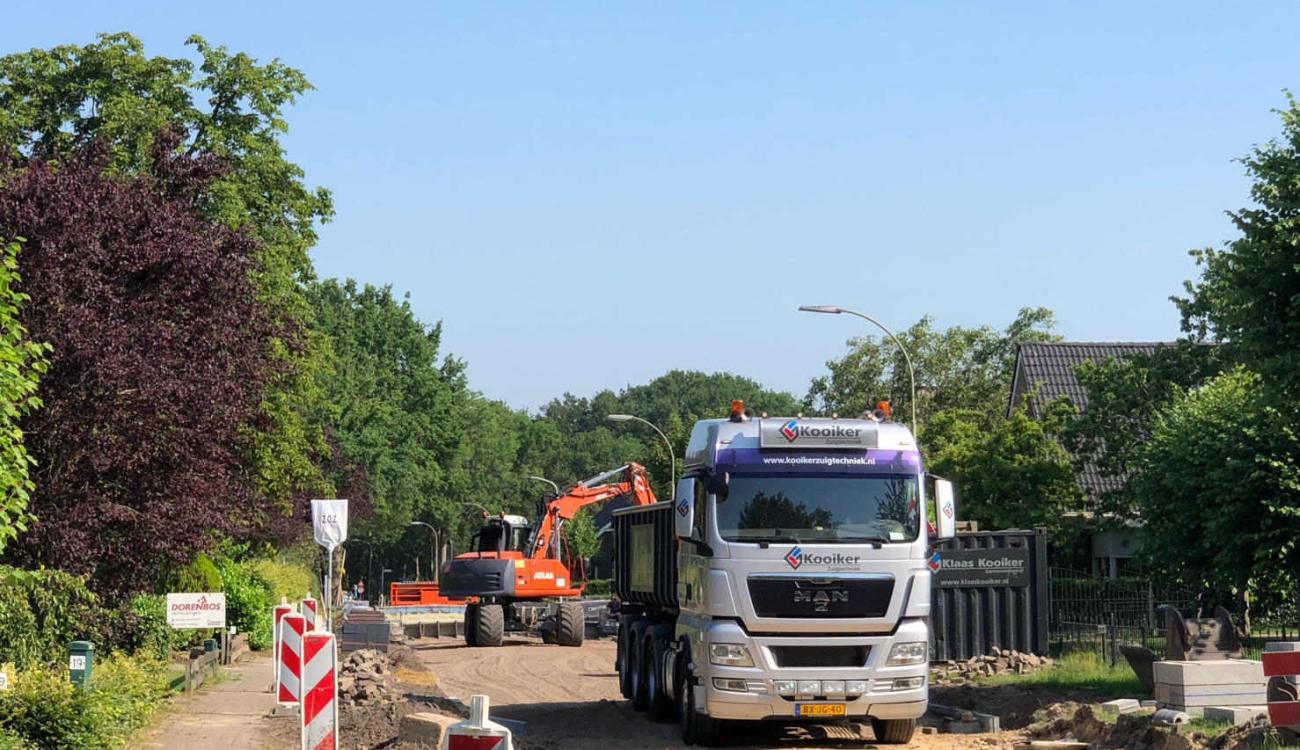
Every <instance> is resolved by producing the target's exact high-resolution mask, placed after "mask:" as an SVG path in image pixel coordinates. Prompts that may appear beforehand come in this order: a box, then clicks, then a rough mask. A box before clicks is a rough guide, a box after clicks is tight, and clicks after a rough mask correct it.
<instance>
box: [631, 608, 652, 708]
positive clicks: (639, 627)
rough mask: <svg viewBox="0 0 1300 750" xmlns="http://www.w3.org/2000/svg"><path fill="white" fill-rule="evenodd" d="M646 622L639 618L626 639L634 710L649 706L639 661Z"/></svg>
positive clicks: (643, 675)
mask: <svg viewBox="0 0 1300 750" xmlns="http://www.w3.org/2000/svg"><path fill="white" fill-rule="evenodd" d="M648 625H649V623H648V622H646V621H645V620H641V621H639V622H637V623H635V624H634V625H633V626H632V628H631V630H630V632H629V633H628V639H627V648H628V650H627V662H628V664H627V671H628V674H629V682H630V684H629V686H628V688H629V690H630V691H631V695H629V696H628V698H630V699H631V700H632V708H633V710H636V711H644V710H646V709H647V708H649V707H650V701H649V700H647V699H648V698H649V695H648V694H647V693H646V689H645V688H646V685H645V666H644V665H643V664H642V663H641V656H642V653H641V652H642V648H641V644H642V643H643V642H644V641H645V631H646V628H647V626H648Z"/></svg>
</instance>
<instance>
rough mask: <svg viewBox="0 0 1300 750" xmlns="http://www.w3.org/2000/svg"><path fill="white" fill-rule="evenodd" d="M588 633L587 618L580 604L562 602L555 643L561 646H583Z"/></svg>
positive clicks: (557, 619) (558, 615) (557, 614)
mask: <svg viewBox="0 0 1300 750" xmlns="http://www.w3.org/2000/svg"><path fill="white" fill-rule="evenodd" d="M586 632H587V617H586V614H585V613H584V612H583V611H582V604H581V603H580V602H560V606H559V611H558V612H557V613H556V627H555V642H556V643H558V644H560V645H561V646H581V645H582V637H583V636H584V635H586Z"/></svg>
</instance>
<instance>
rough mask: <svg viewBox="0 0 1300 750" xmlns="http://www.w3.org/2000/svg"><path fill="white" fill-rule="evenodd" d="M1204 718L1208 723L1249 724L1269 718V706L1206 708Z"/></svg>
mask: <svg viewBox="0 0 1300 750" xmlns="http://www.w3.org/2000/svg"><path fill="white" fill-rule="evenodd" d="M1204 716H1205V720H1206V721H1228V722H1232V723H1233V724H1235V725H1241V724H1249V723H1250V722H1252V721H1254V720H1255V719H1256V718H1257V717H1260V716H1268V706H1206V707H1205V713H1204Z"/></svg>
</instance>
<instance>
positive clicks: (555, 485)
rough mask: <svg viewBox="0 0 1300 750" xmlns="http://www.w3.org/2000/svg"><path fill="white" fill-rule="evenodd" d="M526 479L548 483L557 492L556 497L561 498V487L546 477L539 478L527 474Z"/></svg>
mask: <svg viewBox="0 0 1300 750" xmlns="http://www.w3.org/2000/svg"><path fill="white" fill-rule="evenodd" d="M524 479H536V480H537V481H539V482H546V483H547V484H549V485H551V487H552V488H553V489H554V490H555V496H556V497H559V496H560V485H558V484H556V483H555V482H552V481H551V480H549V479H547V478H546V477H539V476H534V475H532V474H525V475H524Z"/></svg>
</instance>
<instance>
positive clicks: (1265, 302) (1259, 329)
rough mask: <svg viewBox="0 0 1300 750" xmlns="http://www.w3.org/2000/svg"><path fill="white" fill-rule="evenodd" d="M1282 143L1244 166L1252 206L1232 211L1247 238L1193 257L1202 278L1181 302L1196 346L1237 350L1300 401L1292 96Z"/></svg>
mask: <svg viewBox="0 0 1300 750" xmlns="http://www.w3.org/2000/svg"><path fill="white" fill-rule="evenodd" d="M1278 114H1279V115H1280V116H1281V118H1282V136H1281V137H1280V138H1276V139H1273V140H1271V141H1269V142H1268V143H1265V144H1264V145H1262V146H1257V147H1255V148H1254V149H1253V150H1252V151H1251V153H1250V154H1249V155H1247V156H1246V157H1245V158H1244V159H1242V160H1241V161H1242V163H1243V164H1244V165H1245V166H1246V174H1247V175H1248V176H1249V177H1250V178H1251V179H1252V180H1253V184H1252V185H1251V188H1250V197H1251V199H1252V200H1253V201H1254V205H1253V206H1250V207H1248V208H1242V209H1239V210H1237V211H1233V212H1230V213H1229V214H1228V215H1229V216H1230V217H1231V218H1232V222H1233V224H1234V225H1235V226H1236V228H1237V230H1238V231H1239V232H1241V236H1240V237H1238V238H1237V239H1235V240H1233V241H1232V242H1230V243H1228V246H1227V247H1226V248H1224V249H1223V250H1213V249H1209V248H1207V249H1204V250H1196V251H1193V252H1192V255H1193V257H1195V258H1196V260H1197V263H1198V264H1199V265H1200V267H1201V278H1200V279H1198V280H1197V281H1195V282H1190V281H1189V282H1187V283H1186V285H1185V286H1186V289H1187V297H1185V298H1175V299H1174V301H1175V303H1176V304H1177V305H1178V308H1179V311H1180V312H1181V313H1182V316H1183V329H1184V331H1186V332H1187V334H1188V335H1189V337H1190V338H1191V339H1192V340H1194V341H1203V340H1206V339H1213V340H1217V341H1220V342H1224V343H1228V344H1231V348H1232V350H1233V353H1234V357H1235V358H1236V360H1237V361H1239V362H1242V363H1244V364H1246V365H1247V366H1248V367H1249V368H1250V369H1251V370H1253V371H1255V372H1257V373H1259V374H1260V375H1261V376H1262V377H1263V378H1264V381H1265V383H1266V384H1267V385H1270V386H1274V387H1276V389H1277V393H1278V395H1279V396H1280V397H1285V398H1287V399H1289V400H1290V401H1291V402H1292V403H1293V404H1294V403H1295V402H1296V399H1298V398H1300V104H1297V102H1296V100H1295V98H1294V97H1293V96H1291V95H1290V94H1287V108H1286V109H1285V110H1281V111H1280V112H1279V113H1278Z"/></svg>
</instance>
